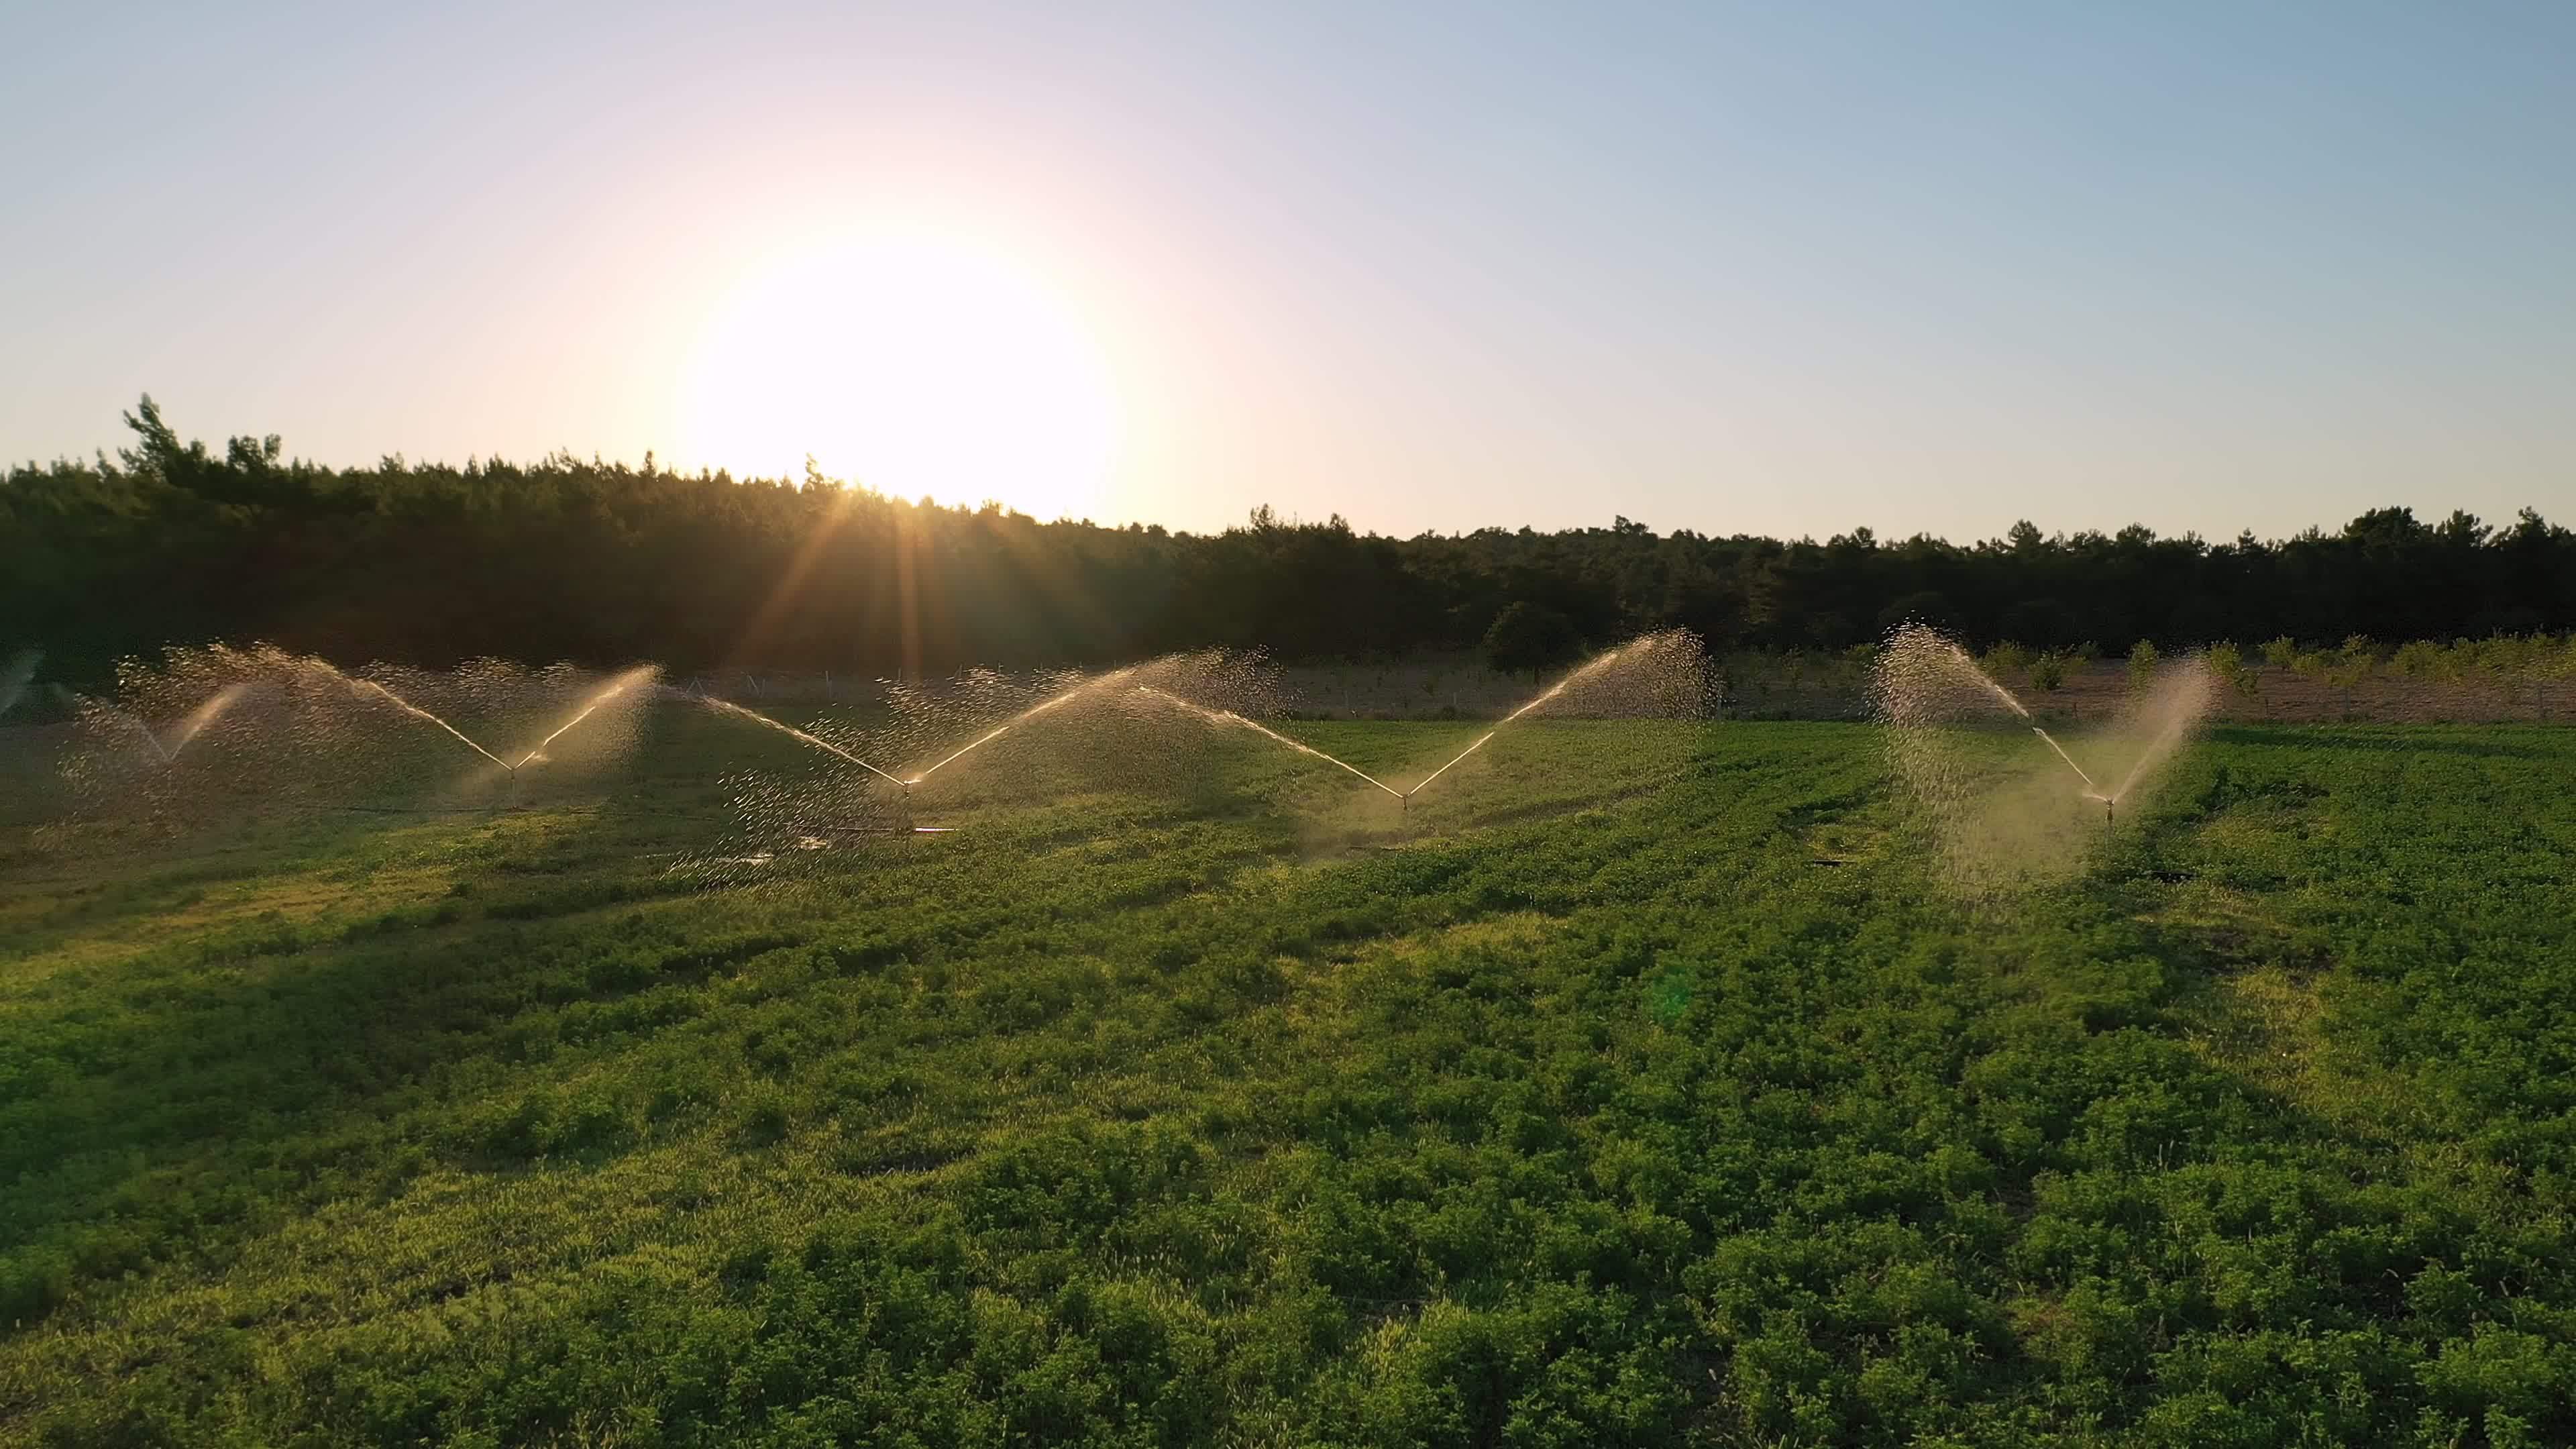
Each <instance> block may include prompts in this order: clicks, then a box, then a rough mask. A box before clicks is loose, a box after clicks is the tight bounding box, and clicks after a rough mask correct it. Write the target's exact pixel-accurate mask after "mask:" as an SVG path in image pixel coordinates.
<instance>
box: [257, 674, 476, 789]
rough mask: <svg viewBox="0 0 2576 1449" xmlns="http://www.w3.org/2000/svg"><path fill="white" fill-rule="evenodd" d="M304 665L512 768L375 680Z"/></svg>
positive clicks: (460, 732)
mask: <svg viewBox="0 0 2576 1449" xmlns="http://www.w3.org/2000/svg"><path fill="white" fill-rule="evenodd" d="M304 664H305V666H306V667H307V668H311V669H317V670H320V671H321V672H322V673H324V674H327V675H330V676H331V677H333V678H335V679H338V680H340V681H341V682H342V683H344V684H346V685H348V686H349V688H350V690H351V691H352V692H353V693H359V694H364V693H366V692H367V691H369V690H373V691H374V692H375V693H377V694H379V695H381V696H383V697H384V698H385V699H386V700H388V701H390V702H391V703H392V705H393V706H394V708H396V709H399V710H401V711H402V712H403V713H405V714H408V715H410V716H412V717H413V718H415V719H422V720H427V721H428V722H429V723H431V724H434V725H436V726H438V727H439V728H440V729H443V730H445V731H447V732H448V733H449V734H451V735H453V736H455V737H456V742H457V743H458V744H461V745H463V746H465V748H467V749H469V750H472V751H473V752H474V753H476V754H478V755H481V756H482V757H483V758H485V759H487V760H490V761H491V762H492V763H493V764H496V765H498V766H500V767H501V768H502V769H504V770H507V769H510V768H511V766H510V762H509V761H507V760H505V759H502V758H501V757H500V756H499V755H496V754H494V753H492V752H491V751H490V750H487V749H485V748H483V747H482V746H481V745H478V744H476V743H474V741H473V740H472V739H470V738H468V737H467V736H466V733H465V731H463V730H460V729H458V728H457V727H456V726H454V725H452V724H449V723H448V722H447V721H445V720H443V719H440V718H439V717H438V716H436V715H434V714H431V713H430V712H429V711H428V710H425V709H422V708H421V707H420V706H419V705H416V704H414V703H412V702H411V701H410V700H407V699H405V698H403V697H402V696H401V695H399V694H396V693H394V692H393V691H392V690H390V689H387V688H385V687H384V686H383V685H381V684H378V683H376V682H375V681H374V680H372V679H360V678H358V677H356V676H354V675H349V674H343V673H341V672H340V671H339V670H338V669H335V668H333V667H332V666H331V665H329V664H327V663H325V662H323V661H322V660H319V659H307V660H305V661H304Z"/></svg>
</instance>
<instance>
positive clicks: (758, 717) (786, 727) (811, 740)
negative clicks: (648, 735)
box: [689, 694, 911, 785]
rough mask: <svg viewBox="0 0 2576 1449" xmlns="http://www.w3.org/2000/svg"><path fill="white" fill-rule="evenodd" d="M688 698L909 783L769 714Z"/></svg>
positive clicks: (709, 698)
mask: <svg viewBox="0 0 2576 1449" xmlns="http://www.w3.org/2000/svg"><path fill="white" fill-rule="evenodd" d="M689 698H691V699H694V700H696V701H697V702H698V703H700V704H703V705H705V706H706V707H707V708H709V709H712V710H718V711H721V712H723V713H725V714H730V715H739V716H740V717H742V718H744V719H747V720H750V721H751V722H752V723H754V724H764V725H767V726H769V727H770V728H771V729H774V730H777V731H779V732H780V733H782V734H790V735H794V736H795V737H796V738H798V739H800V740H803V741H804V742H805V743H807V744H809V745H812V746H813V747H814V748H816V749H818V750H821V751H823V752H825V753H826V754H833V755H838V756H840V757H841V758H842V759H845V760H847V761H849V762H850V763H851V764H853V765H856V766H858V767H859V768H860V769H862V770H865V771H867V772H868V773H870V774H872V775H879V776H883V777H884V778H885V779H887V780H891V781H893V782H894V783H895V784H898V785H908V784H910V783H911V782H910V781H908V780H905V779H903V778H901V777H900V776H897V775H892V774H888V773H887V772H886V771H884V770H880V769H878V768H877V767H876V766H874V765H871V764H869V763H868V762H867V761H865V760H862V759H860V758H859V757H858V756H856V755H854V754H851V753H850V752H849V751H847V750H845V749H842V748H841V747H840V746H839V745H836V744H833V743H832V742H831V741H830V740H825V739H817V738H816V737H814V736H813V735H809V734H807V733H805V732H804V731H803V730H800V729H798V728H797V727H796V726H794V725H791V724H781V723H779V722H778V721H777V720H774V719H771V718H770V717H769V716H767V715H765V714H762V713H760V712H759V711H757V710H749V709H744V708H743V707H742V706H741V705H738V704H734V703H731V702H729V701H726V700H721V699H718V698H716V697H715V696H714V695H712V694H692V695H690V696H689Z"/></svg>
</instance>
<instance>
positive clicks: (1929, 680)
mask: <svg viewBox="0 0 2576 1449" xmlns="http://www.w3.org/2000/svg"><path fill="white" fill-rule="evenodd" d="M1872 693H1873V695H1874V698H1875V705H1876V713H1877V715H1878V717H1879V720H1880V722H1881V723H1882V724H1883V725H1884V726H1886V733H1885V738H1886V741H1887V746H1888V750H1889V754H1890V758H1891V761H1892V763H1893V765H1894V767H1895V771H1896V774H1897V777H1898V779H1899V780H1900V781H1901V782H1902V783H1903V785H1904V786H1905V789H1906V792H1907V794H1908V795H1909V796H1910V797H1911V798H1912V800H1913V802H1914V804H1915V806H1916V808H1917V810H1918V811H1919V812H1920V814H1921V818H1922V819H1924V820H1925V821H1926V822H1928V823H1929V825H1930V826H1931V828H1932V831H1933V834H1934V836H1935V837H1936V838H1937V839H1938V841H1939V842H1940V845H1941V848H1942V856H1943V861H1944V864H1945V866H1946V868H1947V871H1948V873H1949V875H1950V876H1951V878H1952V880H1953V882H1954V883H1955V884H1958V885H1960V886H1962V887H1965V888H1967V889H1969V890H1971V891H1987V890H1997V889H2002V888H2006V887H2009V886H2012V885H2014V884H2017V883H2021V882H2026V881H2031V880H2036V879H2040V878H2044V877H2046V876H2048V875H2051V874H2063V873H2065V872H2068V871H2071V870H2073V869H2075V868H2076V867H2077V866H2078V865H2079V864H2080V863H2081V861H2082V860H2083V859H2084V858H2085V856H2086V854H2087V853H2088V852H2089V851H2090V850H2091V849H2092V848H2093V847H2094V846H2095V845H2096V844H2098V843H2099V841H2100V840H2101V838H2102V837H2101V832H2100V829H2099V824H2100V822H2099V821H2098V820H2096V819H2095V818H2094V817H2093V816H2092V815H2091V814H2090V811H2089V809H2085V808H2079V807H2081V806H2083V805H2084V804H2085V803H2086V802H2099V803H2100V804H2101V805H2102V807H2103V811H2104V817H2103V818H2105V819H2107V818H2108V817H2109V815H2110V813H2111V812H2112V811H2113V809H2114V808H2115V807H2116V806H2118V805H2119V804H2121V803H2123V802H2125V801H2127V800H2129V799H2130V798H2131V797H2133V796H2134V795H2136V794H2138V793H2139V792H2141V791H2144V790H2145V789H2147V788H2148V787H2149V786H2150V785H2151V784H2152V783H2153V781H2154V778H2155V774H2156V772H2157V770H2158V769H2159V768H2161V767H2162V766H2163V765H2164V764H2165V763H2166V762H2168V761H2169V760H2171V759H2172V758H2173V756H2174V755H2175V754H2176V753H2177V752H2178V751H2179V750H2180V749H2181V747H2182V744H2183V742H2184V740H2185V739H2187V738H2188V737H2189V735H2190V732H2191V730H2192V729H2193V727H2194V726H2196V725H2197V724H2198V723H2199V722H2200V721H2201V720H2202V719H2204V718H2205V717H2207V715H2208V713H2209V710H2210V709H2211V707H2212V706H2213V704H2214V703H2215V697H2216V696H2215V690H2214V688H2213V686H2212V676H2211V674H2210V672H2209V669H2208V666H2207V664H2206V663H2204V662H2203V661H2200V660H2197V659H2187V660H2183V661H2181V662H2179V663H2178V664H2176V665H2174V666H2172V667H2170V668H2168V669H2167V670H2165V671H2164V672H2163V673H2162V674H2161V675H2160V676H2158V678H2157V679H2156V681H2155V683H2154V684H2153V686H2152V687H2151V688H2149V689H2148V690H2146V691H2145V692H2143V693H2141V694H2138V695H2136V696H2133V697H2132V698H2131V699H2130V700H2129V701H2128V703H2127V704H2126V705H2125V706H2124V707H2123V708H2122V709H2121V710H2120V711H2119V713H2118V714H2117V715H2116V716H2114V717H2113V718H2112V719H2111V720H2110V721H2109V722H2108V723H2106V724H2104V725H2101V726H2099V727H2097V728H2094V729H2092V730H2090V731H2088V732H2087V733H2086V734H2085V735H2084V736H2083V737H2082V738H2080V739H2077V740H2075V741H2074V742H2073V744H2074V748H2073V749H2070V748H2069V747H2068V746H2067V745H2065V744H2061V743H2060V742H2059V741H2058V739H2057V738H2056V736H2055V735H2053V734H2051V733H2050V732H2049V731H2048V730H2047V729H2045V728H2043V727H2041V726H2040V725H2039V723H2038V722H2037V721H2036V720H2034V719H2033V718H2032V716H2031V712H2030V711H2029V710H2028V709H2026V708H2024V707H2023V706H2022V703H2021V701H2020V700H2018V699H2016V698H2014V697H2013V694H2012V692H2011V691H2010V690H2008V689H2006V688H2004V687H2003V686H2002V685H2001V684H2000V683H1998V682H1997V681H1996V680H1994V679H1993V678H1992V677H1991V676H1989V675H1988V674H1987V673H1986V672H1985V671H1984V670H1983V669H1981V668H1979V667H1978V665H1977V662H1976V661H1975V660H1974V659H1972V658H1970V657H1969V655H1968V653H1967V651H1966V650H1964V649H1961V648H1960V647H1959V646H1958V645H1957V644H1956V643H1954V642H1952V641H1951V640H1949V639H1947V638H1945V637H1943V636H1942V635H1941V634H1940V633H1938V632H1937V631H1935V630H1932V629H1928V628H1925V627H1923V626H1920V625H1908V626H1906V627H1904V628H1902V629H1899V630H1897V631H1896V632H1895V633H1894V634H1893V635H1891V636H1890V637H1889V639H1888V642H1887V645H1886V646H1885V647H1884V648H1883V649H1881V650H1880V651H1879V657H1878V662H1877V665H1876V666H1875V671H1874V677H1873V680H1872ZM1998 706H2000V708H2001V710H2002V711H2004V712H2006V713H2008V714H2009V715H2010V716H2011V719H2012V722H2013V723H2015V724H2018V725H2021V726H2023V727H2025V728H2027V729H2028V730H2029V731H2030V732H2031V733H2032V734H2034V735H2037V736H2038V737H2039V739H2040V742H2041V743H2042V744H2045V745H2046V746H2047V747H2048V758H2045V759H2035V758H2031V757H2029V756H2027V755H2024V756H2021V757H2020V758H2019V760H2018V761H2016V759H2015V758H2014V757H2012V756H2010V755H2007V754H2002V753H1998V751H1997V750H1996V749H1995V748H1993V747H1990V746H1985V745H1980V744H1979V743H1978V737H1979V735H1980V734H1981V733H1984V732H1985V729H1984V728H1981V722H1982V724H1983V725H1990V724H1991V723H1992V722H1993V721H1995V720H1996V718H1997V709H1998ZM2077 749H2080V750H2082V751H2083V753H2084V755H2085V757H2086V758H2088V759H2091V760H2093V761H2094V766H2093V768H2091V769H2087V768H2086V767H2085V766H2084V765H2083V764H2082V763H2080V762H2079V761H2078V760H2077V759H2076V756H2075V750H2077ZM2060 765H2063V766H2064V767H2065V769H2066V770H2068V771H2072V772H2073V773H2074V775H2075V777H2076V779H2077V780H2078V781H2080V782H2081V785H2080V788H2075V789H2069V788H2068V786H2067V784H2066V782H2065V776H2064V775H2063V774H2061V773H2059V768H2058V767H2059V766H2060ZM2115 779H2116V780H2117V781H2118V782H2119V783H2118V784H2117V785H2109V784H2107V783H2106V782H2108V781H2111V780H2115Z"/></svg>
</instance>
